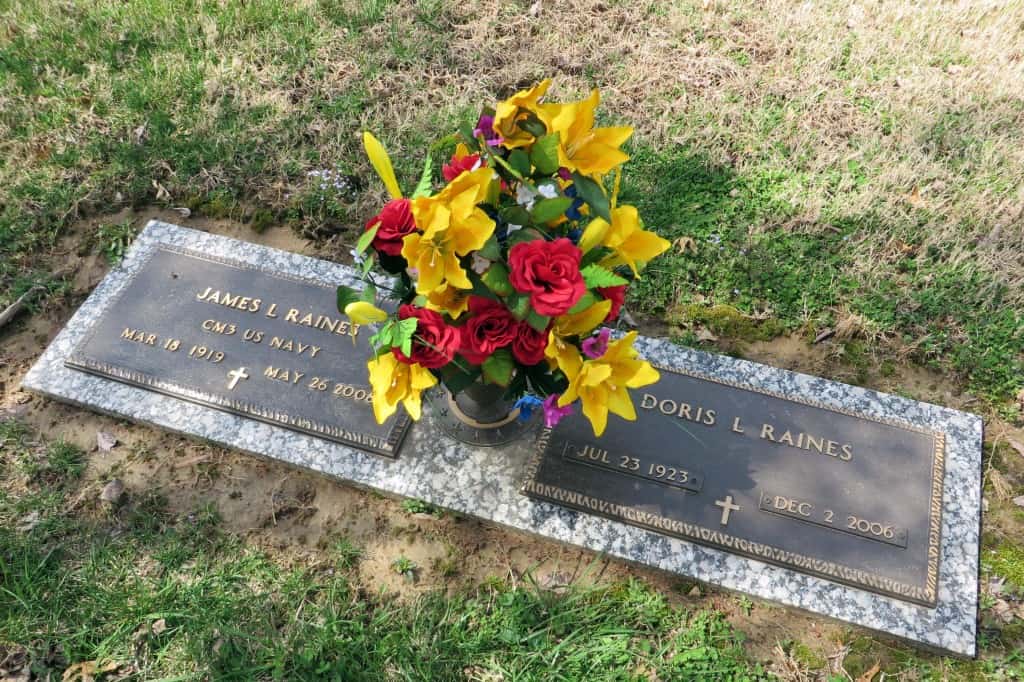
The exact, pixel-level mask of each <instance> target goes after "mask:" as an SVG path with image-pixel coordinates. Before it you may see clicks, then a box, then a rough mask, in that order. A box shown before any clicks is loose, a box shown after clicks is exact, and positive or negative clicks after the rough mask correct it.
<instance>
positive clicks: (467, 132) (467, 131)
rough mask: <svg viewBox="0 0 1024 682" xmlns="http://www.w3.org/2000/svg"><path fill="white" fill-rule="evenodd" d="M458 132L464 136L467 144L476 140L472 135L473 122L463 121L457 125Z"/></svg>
mask: <svg viewBox="0 0 1024 682" xmlns="http://www.w3.org/2000/svg"><path fill="white" fill-rule="evenodd" d="M459 133H460V134H461V135H462V137H464V138H465V142H466V143H467V144H468V143H470V142H474V141H476V138H475V137H473V124H472V123H463V124H462V125H460V126H459Z"/></svg>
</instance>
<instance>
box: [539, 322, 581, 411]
mask: <svg viewBox="0 0 1024 682" xmlns="http://www.w3.org/2000/svg"><path fill="white" fill-rule="evenodd" d="M544 356H545V357H546V358H547V359H548V364H549V365H551V367H557V368H558V369H560V370H562V371H563V372H564V373H565V375H566V376H569V373H570V372H572V373H573V374H575V373H577V372H579V371H580V370H579V366H580V364H581V363H582V362H583V356H582V355H580V351H579V349H578V348H577V347H576V346H574V345H573V344H571V343H569V342H568V341H566V340H565V339H564V338H563V337H561V336H559V335H558V334H556V333H555V330H554V329H552V330H551V331H549V332H548V345H547V346H546V347H545V348H544ZM563 407H564V405H563Z"/></svg>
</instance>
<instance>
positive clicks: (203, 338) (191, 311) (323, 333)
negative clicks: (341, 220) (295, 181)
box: [67, 246, 410, 457]
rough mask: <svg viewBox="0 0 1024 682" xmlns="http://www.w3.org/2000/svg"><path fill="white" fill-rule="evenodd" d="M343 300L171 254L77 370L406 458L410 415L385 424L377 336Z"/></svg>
mask: <svg viewBox="0 0 1024 682" xmlns="http://www.w3.org/2000/svg"><path fill="white" fill-rule="evenodd" d="M336 300H337V298H336V293H335V287H333V286H330V285H325V284H321V283H320V282H317V281H314V280H305V279H300V278H296V277H292V276H288V275H283V274H280V273H276V272H274V271H272V270H265V269H260V268H256V267H253V266H250V265H248V264H244V263H240V262H235V261H230V260H225V259H219V258H213V257H210V256H205V255H203V254H200V253H195V252H190V251H185V250H177V249H174V248H172V247H167V246H164V247H161V248H158V249H155V250H154V251H153V253H152V254H151V255H150V256H149V257H148V259H147V260H146V262H145V263H143V264H142V265H141V266H140V267H139V269H138V271H137V272H136V273H135V274H134V275H133V276H132V278H131V280H130V281H129V282H128V284H127V285H125V287H124V288H123V289H122V290H121V292H120V294H118V296H117V297H116V299H115V300H114V301H113V303H111V305H110V306H109V307H108V308H107V309H106V311H105V312H104V313H103V315H102V316H101V317H100V319H99V320H98V321H97V322H96V323H95V325H94V326H93V328H92V329H91V330H90V332H89V334H88V335H87V336H86V337H85V339H84V340H83V341H82V343H81V345H80V346H78V348H76V349H75V350H74V352H73V353H72V354H71V356H70V358H69V359H68V361H67V365H68V366H69V367H72V368H75V369H79V370H83V371H86V372H90V373H92V374H97V375H99V376H102V377H107V378H110V379H115V380H117V381H121V382H124V383H127V384H132V385H135V386H139V387H142V388H145V389H149V390H152V391H157V392H160V393H165V394H167V395H171V396H174V397H177V398H181V399H183V400H188V401H191V402H195V403H200V404H202V405H208V406H210V407H215V408H217V409H220V410H224V411H226V412H232V413H234V414H238V415H242V416H245V417H250V418H252V419H256V420H259V421H263V422H267V423H270V424H274V425H277V426H283V427H286V428H289V429H293V430H295V431H300V432H302V433H306V434H309V435H312V436H316V437H318V438H324V439H327V440H331V441H336V442H338V443H343V444H345V445H349V446H352V447H355V448H359V449H361V450H366V451H368V452H372V453H375V454H378V455H384V456H387V457H396V456H397V454H398V448H399V446H400V445H401V442H402V438H403V437H404V436H405V433H406V431H407V430H408V428H409V423H410V420H409V417H408V415H406V414H405V412H404V411H402V410H400V411H399V413H398V414H397V415H395V416H394V417H392V418H391V419H390V420H388V422H387V423H385V424H384V425H378V424H377V422H376V421H375V420H374V417H373V408H372V406H371V404H370V386H369V383H368V380H367V372H366V362H367V360H368V359H369V358H370V355H371V350H370V344H369V340H368V338H369V334H368V333H367V332H366V330H360V329H359V328H358V325H350V324H349V322H348V321H347V319H346V318H345V316H344V315H342V314H340V313H339V312H338V311H337V308H336V303H335V302H336Z"/></svg>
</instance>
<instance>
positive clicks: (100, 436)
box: [96, 431, 117, 452]
mask: <svg viewBox="0 0 1024 682" xmlns="http://www.w3.org/2000/svg"><path fill="white" fill-rule="evenodd" d="M115 445H117V438H115V437H114V434H112V433H107V432H106V431H97V432H96V447H98V448H99V449H100V452H110V451H111V450H113V449H114V446H115Z"/></svg>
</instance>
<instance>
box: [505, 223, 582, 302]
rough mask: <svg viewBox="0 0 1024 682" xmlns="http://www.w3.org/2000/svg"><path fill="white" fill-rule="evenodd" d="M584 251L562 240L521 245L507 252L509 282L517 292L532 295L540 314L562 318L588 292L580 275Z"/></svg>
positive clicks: (531, 297) (538, 241)
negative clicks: (560, 316)
mask: <svg viewBox="0 0 1024 682" xmlns="http://www.w3.org/2000/svg"><path fill="white" fill-rule="evenodd" d="M582 257H583V252H582V251H580V250H579V249H578V248H576V246H575V245H574V244H573V243H572V242H571V241H569V240H568V239H566V238H565V237H562V238H560V239H556V240H554V241H551V242H549V241H545V240H543V239H535V240H533V241H530V242H520V243H518V244H516V245H515V246H513V247H512V248H511V249H510V250H509V252H508V264H509V269H510V270H511V272H510V273H509V279H510V280H511V281H512V286H514V287H515V288H516V291H518V292H520V293H524V294H530V305H532V306H533V309H534V310H536V311H537V313H538V314H540V315H561V314H563V313H565V312H568V310H569V308H571V307H573V306H574V305H576V301H578V300H580V298H581V297H582V296H583V294H584V293H585V292H586V291H587V287H586V285H585V284H583V275H581V274H580V259H581V258H582Z"/></svg>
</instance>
